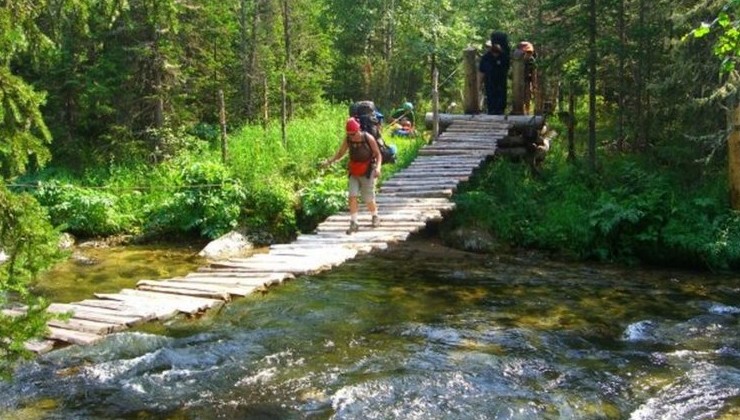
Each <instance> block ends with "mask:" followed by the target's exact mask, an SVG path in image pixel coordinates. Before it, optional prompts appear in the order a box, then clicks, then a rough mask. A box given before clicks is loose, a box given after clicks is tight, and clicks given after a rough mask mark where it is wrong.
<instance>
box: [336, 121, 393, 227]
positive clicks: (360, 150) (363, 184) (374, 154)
mask: <svg viewBox="0 0 740 420" xmlns="http://www.w3.org/2000/svg"><path fill="white" fill-rule="evenodd" d="M345 128H346V132H347V135H346V136H345V137H344V140H343V141H342V144H341V145H340V146H339V150H337V152H336V153H335V154H334V157H332V158H331V159H327V160H325V161H324V162H323V163H322V166H323V167H326V166H329V165H332V164H333V163H335V162H337V161H339V160H340V159H342V157H344V155H345V154H347V152H349V163H348V164H347V169H348V172H349V180H348V190H349V215H350V222H349V228H348V229H347V235H351V234H352V233H354V232H357V231H358V230H359V228H360V227H359V225H358V224H357V213H358V203H357V197H358V196H359V195H362V201H364V202H365V204H366V205H367V209H368V211H370V214H371V215H372V227H378V226H379V225H380V219H379V218H378V206H377V205H376V204H375V180H376V179H377V178H378V177H380V167H381V165H382V164H383V156H382V155H381V153H380V148H379V147H378V142H377V141H376V139H375V137H373V135H372V134H369V133H367V132H366V131H364V130H361V129H360V122H359V121H358V120H357V119H356V118H354V117H350V118H349V119H348V120H347V123H346V125H345Z"/></svg>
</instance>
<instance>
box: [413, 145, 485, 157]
mask: <svg viewBox="0 0 740 420" xmlns="http://www.w3.org/2000/svg"><path fill="white" fill-rule="evenodd" d="M494 153H496V149H490V150H477V149H465V148H452V147H434V148H429V149H421V150H419V154H420V155H434V156H450V155H453V156H457V155H461V156H465V155H472V156H490V155H493V154H494Z"/></svg>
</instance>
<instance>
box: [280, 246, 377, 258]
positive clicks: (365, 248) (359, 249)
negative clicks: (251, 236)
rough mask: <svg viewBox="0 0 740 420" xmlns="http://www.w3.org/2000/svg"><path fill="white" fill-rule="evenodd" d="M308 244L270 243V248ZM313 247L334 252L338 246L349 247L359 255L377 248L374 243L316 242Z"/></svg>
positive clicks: (297, 247) (293, 247)
mask: <svg viewBox="0 0 740 420" xmlns="http://www.w3.org/2000/svg"><path fill="white" fill-rule="evenodd" d="M376 245H377V243H376ZM306 246H307V245H306V244H294V243H289V244H274V245H270V248H271V249H304V248H305V247H306ZM312 248H313V249H321V250H324V251H325V252H332V250H334V249H336V248H349V249H352V250H355V251H357V254H358V255H359V254H365V253H368V252H370V251H372V250H373V249H377V248H373V246H372V245H363V244H314V245H312Z"/></svg>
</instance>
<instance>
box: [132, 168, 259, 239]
mask: <svg viewBox="0 0 740 420" xmlns="http://www.w3.org/2000/svg"><path fill="white" fill-rule="evenodd" d="M245 197H246V193H245V189H244V187H243V186H242V184H241V183H240V182H239V181H238V180H235V179H233V178H232V177H231V176H230V173H229V171H228V169H227V168H226V167H224V166H223V165H222V164H220V163H216V162H213V161H204V162H191V163H190V164H188V165H187V166H186V167H185V168H183V171H182V174H181V185H180V187H179V189H178V190H177V191H175V192H174V193H172V194H171V195H170V197H169V198H168V199H166V200H165V202H164V203H163V204H162V205H160V206H158V207H157V208H156V209H154V210H153V211H152V212H151V215H150V216H149V218H148V221H147V224H146V226H145V228H146V229H148V230H152V231H154V232H159V233H161V234H170V233H180V234H192V233H196V234H198V235H201V236H204V237H207V238H212V239H213V238H217V237H219V236H221V235H223V234H224V233H227V232H228V231H230V230H231V229H234V228H235V227H236V226H237V225H238V224H239V219H240V215H241V211H242V203H243V202H244V200H245Z"/></svg>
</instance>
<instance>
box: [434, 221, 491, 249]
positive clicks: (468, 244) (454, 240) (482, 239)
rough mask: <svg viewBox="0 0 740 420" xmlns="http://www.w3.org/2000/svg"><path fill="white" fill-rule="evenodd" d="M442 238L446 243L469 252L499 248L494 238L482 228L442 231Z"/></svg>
mask: <svg viewBox="0 0 740 420" xmlns="http://www.w3.org/2000/svg"><path fill="white" fill-rule="evenodd" d="M443 239H444V242H445V244H446V245H448V246H450V247H452V248H456V249H460V250H463V251H469V252H479V253H488V252H493V251H496V250H497V249H498V248H499V244H498V243H497V241H496V238H494V237H493V235H491V234H490V233H488V232H487V231H485V230H482V229H475V228H465V227H461V228H457V229H454V230H452V231H449V232H446V233H443Z"/></svg>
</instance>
